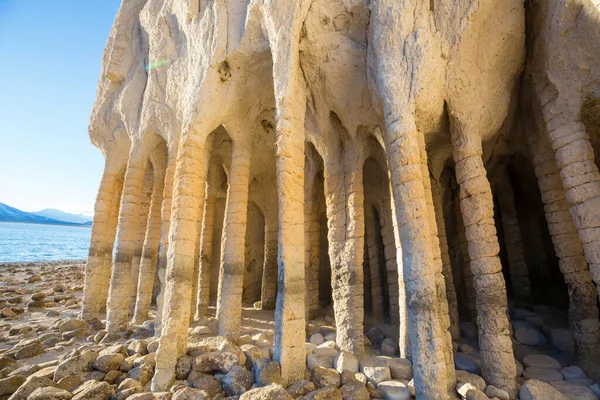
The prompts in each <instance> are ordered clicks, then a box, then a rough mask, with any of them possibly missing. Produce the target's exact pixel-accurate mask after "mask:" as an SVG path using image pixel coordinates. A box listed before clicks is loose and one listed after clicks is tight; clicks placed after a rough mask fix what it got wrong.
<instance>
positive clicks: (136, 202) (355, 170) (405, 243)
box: [82, 0, 600, 399]
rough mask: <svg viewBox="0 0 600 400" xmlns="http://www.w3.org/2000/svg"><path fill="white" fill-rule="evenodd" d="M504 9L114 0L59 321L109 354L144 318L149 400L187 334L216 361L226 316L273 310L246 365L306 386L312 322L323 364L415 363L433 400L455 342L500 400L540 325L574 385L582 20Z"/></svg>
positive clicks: (592, 274)
mask: <svg viewBox="0 0 600 400" xmlns="http://www.w3.org/2000/svg"><path fill="white" fill-rule="evenodd" d="M526 5H527V7H525V5H524V4H523V2H522V1H518V0H490V1H477V0H472V1H468V0H432V1H429V2H426V1H422V0H400V1H399V0H378V1H375V0H373V1H363V0H312V1H309V0H262V1H250V2H247V1H240V0H219V1H217V0H213V1H210V0H124V1H123V3H122V5H121V8H120V10H119V12H118V14H117V16H116V18H115V23H114V25H113V28H112V30H111V33H110V36H109V39H108V42H107V46H106V49H105V52H104V56H103V60H102V71H101V76H100V79H99V84H98V91H97V98H96V103H95V105H94V109H93V111H92V116H91V118H90V138H91V140H92V142H93V143H94V145H96V146H97V147H98V148H100V150H101V151H102V152H103V154H104V155H105V157H106V166H105V173H104V175H103V178H102V181H101V183H100V189H99V192H98V198H97V203H96V212H95V217H94V226H93V231H92V241H91V247H90V253H89V258H88V263H87V267H86V278H85V279H86V282H85V289H84V300H83V307H82V319H83V320H85V321H87V322H92V321H96V320H99V319H102V318H104V314H103V313H104V310H105V309H106V317H105V318H106V330H107V331H108V334H111V335H118V334H120V333H121V332H125V331H127V329H128V327H129V326H130V324H131V323H134V324H141V323H143V322H144V321H146V320H148V318H149V317H148V316H149V310H150V309H151V305H152V307H154V304H156V309H157V314H156V319H155V321H154V334H155V335H156V336H158V337H160V345H159V347H158V352H157V355H156V368H155V371H154V377H153V379H152V383H151V388H152V390H155V391H164V390H167V389H168V388H169V387H170V386H171V385H172V384H173V382H174V380H175V378H176V366H177V364H178V360H179V359H181V357H182V356H184V355H185V354H186V351H187V349H188V328H189V327H190V323H194V321H195V320H199V319H203V318H205V317H207V316H209V315H212V314H211V313H212V312H216V314H215V316H216V318H217V322H216V324H217V325H218V332H217V333H218V335H219V336H222V337H224V338H226V339H227V340H228V341H230V342H231V343H236V342H238V341H239V340H240V337H241V336H243V332H244V326H243V320H244V319H242V308H243V306H253V307H255V308H259V309H263V310H274V339H273V343H272V345H273V347H272V350H271V353H270V354H268V356H269V357H272V358H273V359H274V360H275V361H277V362H278V363H279V366H280V369H281V381H280V383H281V384H283V386H289V385H291V384H293V383H294V382H297V381H300V380H303V379H304V378H305V374H306V366H307V363H306V357H307V356H308V357H311V351H312V348H311V347H310V346H308V347H307V345H305V342H307V341H309V339H310V341H311V342H312V337H310V338H307V335H306V334H307V332H309V333H312V331H311V329H310V326H311V324H312V323H310V321H311V320H313V319H314V318H315V317H317V316H319V315H320V314H321V313H322V312H324V311H323V310H327V309H328V307H329V306H331V310H332V315H333V318H334V321H335V324H334V325H335V327H333V326H332V327H331V329H332V331H331V332H327V330H326V331H325V332H323V333H324V336H327V334H328V333H333V332H335V334H334V335H333V336H331V337H330V338H329V339H331V340H333V341H334V346H333V348H334V352H335V351H340V352H342V354H349V355H353V356H355V357H359V358H360V357H363V356H365V354H367V353H369V354H370V353H372V352H373V351H374V350H373V346H375V348H377V349H378V350H376V352H379V353H381V354H384V355H396V356H397V355H399V356H401V357H403V358H410V359H412V366H413V367H412V369H413V373H414V381H413V383H412V384H411V385H412V386H411V385H409V386H410V387H411V388H413V389H414V392H415V393H416V396H417V397H418V398H428V399H429V398H431V399H433V398H440V399H442V398H447V397H448V396H449V395H452V396H454V395H455V389H456V388H457V386H456V383H457V374H456V372H455V370H456V369H463V366H464V364H465V363H464V362H461V361H464V357H463V356H462V355H461V356H455V354H459V353H461V354H462V353H466V351H464V348H462V349H461V347H460V346H458V343H461V345H463V344H467V343H466V342H465V340H470V341H471V342H470V344H469V346H470V347H471V349H476V350H477V358H476V361H477V362H476V363H475V365H476V369H477V371H470V372H477V373H479V374H481V376H482V377H483V379H485V382H486V383H487V384H488V385H491V386H492V387H493V388H495V389H498V390H501V391H503V393H506V394H507V396H509V397H510V398H515V397H516V395H517V391H518V384H520V383H521V381H522V379H521V378H519V379H516V377H517V376H518V375H520V373H521V372H522V371H521V370H522V368H521V364H520V361H522V360H521V359H520V355H519V354H520V353H519V349H520V347H519V346H533V345H541V342H540V343H538V341H537V340H536V338H539V339H540V341H541V340H542V339H543V338H542V337H538V336H536V335H537V332H534V333H533V334H531V332H522V331H521V332H520V333H519V334H518V335H517V336H518V337H517V336H515V335H516V333H517V332H519V331H520V329H522V328H529V327H524V326H522V324H521V325H519V324H517V325H519V327H518V328H520V329H517V327H515V321H520V320H522V319H523V318H524V317H523V315H524V314H523V312H525V310H527V309H529V310H530V312H533V311H531V310H534V311H535V307H539V306H540V305H542V304H543V305H551V306H553V307H555V308H557V309H561V308H562V309H563V310H564V311H565V312H567V313H568V318H565V321H567V322H566V326H565V327H564V328H565V329H567V330H568V331H569V332H570V334H571V336H572V342H573V345H572V346H571V345H568V346H566V347H565V346H564V341H563V342H561V343H562V344H558V342H560V340H559V339H557V340H556V341H557V343H555V344H554V345H556V346H559V347H565V348H568V349H569V351H570V352H571V353H572V354H571V355H572V359H573V362H576V363H577V364H578V365H579V366H581V367H582V369H583V370H584V371H585V372H587V373H589V374H593V373H594V368H593V366H594V364H595V363H597V362H598V360H599V359H598V352H599V350H598V349H599V346H600V343H599V341H600V326H599V323H598V309H597V306H596V299H597V295H598V292H597V284H598V283H600V251H598V249H600V231H599V230H600V211H599V210H600V207H598V206H597V203H598V202H600V175H599V173H598V167H597V163H598V161H597V160H598V159H599V158H598V157H597V156H598V155H600V52H598V51H597V43H599V42H600V10H599V5H598V4H597V2H594V1H593V0H576V1H575V0H574V1H560V0H534V1H530V2H527V3H526ZM213 306H214V307H215V308H213ZM532 307H533V309H532ZM519 310H520V311H519ZM536 312H537V313H538V314H540V313H541V312H540V311H539V310H538V311H536ZM540 318H542V317H540ZM530 319H532V317H531V318H530ZM542 319H543V318H542ZM511 320H512V321H513V325H512V329H511ZM469 322H470V323H471V325H469ZM465 323H466V324H467V325H465ZM529 323H532V322H531V321H529ZM532 324H533V328H534V329H536V330H539V329H538V328H540V327H541V326H544V325H545V324H544V323H542V324H537V326H536V323H532ZM215 326H216V325H215ZM374 326H385V327H387V328H386V329H387V330H386V329H383V330H382V331H381V332H383V331H386V334H385V335H384V336H383V338H385V336H387V337H388V339H390V340H391V341H392V342H393V343H390V342H389V341H388V342H385V343H386V344H385V345H383V343H384V341H383V338H382V337H381V335H379V334H377V332H375V333H374V332H372V330H371V329H372V328H373V327H374ZM555 328H560V327H555ZM307 329H308V330H307ZM550 331H551V327H549V328H548V332H545V333H542V332H541V331H540V335H542V336H548V337H550V336H551V332H550ZM367 332H371V335H370V336H367V337H368V339H365V333H367ZM390 332H393V334H392V333H390ZM527 333H529V334H527ZM382 335H383V333H382ZM556 335H558V334H556ZM556 335H555V336H556ZM371 336H372V337H371ZM113 337H116V336H113ZM557 337H558V336H557ZM374 338H375V341H374ZM519 338H521V341H519ZM321 339H322V340H326V338H325V337H323V338H319V337H317V338H316V339H315V340H316V341H320V340H321ZM379 339H382V340H381V341H379ZM546 339H548V338H546ZM546 339H544V340H546ZM386 340H387V339H386ZM548 340H550V341H552V340H551V339H548ZM567 341H568V340H567ZM377 342H379V343H377ZM524 342H527V343H524ZM533 342H535V344H533ZM326 343H327V342H326ZM238 344H239V343H238ZM318 344H320V343H318ZM557 348H558V347H557ZM457 349H458V350H459V351H458V352H456V351H457ZM218 350H219V351H224V350H223V349H221V348H219V349H218ZM474 351H475V350H474ZM325 352H327V351H325ZM455 352H456V353H455ZM386 353H391V354H386ZM515 357H516V358H517V360H515ZM338 358H339V357H338ZM336 359H337V358H336ZM457 360H459V361H457ZM215 362H216V361H215ZM314 362H316V361H315V359H314V357H313V359H312V361H309V362H308V367H309V369H311V370H312V371H313V372H312V373H313V374H315V372H314V370H313V368H312V367H314V365H313V364H314ZM332 362H333V361H332ZM361 362H362V361H361ZM311 363H312V364H311ZM467 364H468V363H467ZM365 365H367V367H366V369H367V370H369V371H371V370H370V369H369V368H377V367H376V366H370V364H369V363H366V364H365ZM330 366H333V367H335V365H333V364H331V365H330ZM361 371H362V367H361ZM392 371H393V370H392ZM340 372H341V371H340ZM363 372H364V371H363ZM596 373H597V370H596ZM365 374H366V373H365ZM384 375H385V374H384ZM319 376H321V375H319ZM367 377H368V378H369V382H371V385H375V384H379V383H381V382H376V381H377V379H376V378H374V377H370V376H368V375H367ZM321 378H322V377H321ZM321 378H319V382H321V381H320V379H321ZM391 378H394V379H396V377H394V376H393V373H392V376H391ZM178 379H181V378H178ZM323 379H325V378H323ZM458 381H459V386H460V384H461V383H460V382H463V381H461V378H460V377H458ZM405 383H406V384H407V383H408V382H405ZM463 383H464V382H463ZM317 386H318V384H317ZM367 386H368V385H367ZM393 387H395V386H394V385H393V384H392V385H382V388H380V389H379V390H381V391H383V392H385V390H388V391H389V390H395V389H390V388H393ZM488 387H489V386H488ZM371 389H373V390H377V389H376V388H375V387H374V386H373V388H371ZM485 389H486V388H485V387H483V388H482V389H481V391H484V390H485ZM348 390H349V389H348ZM407 390H408V389H407ZM461 390H463V391H465V390H467V389H465V388H462V389H461ZM473 390H475V389H473ZM477 390H479V389H477ZM342 392H343V390H342ZM487 392H488V391H486V393H487ZM373 393H374V392H373ZM373 393H371V394H373ZM459 393H460V390H459ZM490 393H496V392H494V389H490ZM461 395H462V393H461ZM497 397H499V396H497Z"/></svg>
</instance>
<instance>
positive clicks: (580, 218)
mask: <svg viewBox="0 0 600 400" xmlns="http://www.w3.org/2000/svg"><path fill="white" fill-rule="evenodd" d="M550 86H551V85H549V87H550ZM549 89H550V90H545V89H542V90H539V91H538V93H539V96H540V101H541V102H542V104H543V117H544V121H545V123H546V131H547V132H548V138H549V139H550V144H551V146H552V149H553V150H554V157H555V159H556V165H557V166H558V169H559V171H560V178H561V181H562V185H563V187H564V190H565V197H566V199H567V201H568V202H569V205H570V211H571V216H572V217H573V222H574V224H575V228H576V229H577V233H578V235H579V238H580V239H581V243H582V244H583V251H584V254H585V258H586V260H587V262H588V265H589V268H590V272H591V274H592V279H593V280H594V282H595V283H596V285H597V287H598V291H599V293H600V213H599V212H598V209H600V173H599V172H598V167H597V166H596V164H595V163H594V149H593V148H592V145H591V143H590V140H589V136H588V134H587V133H586V131H585V126H584V125H583V123H582V122H581V121H580V118H579V115H578V113H579V109H577V110H573V107H572V106H570V105H569V104H562V103H567V102H568V101H571V100H570V99H569V100H568V101H567V100H562V98H561V96H560V95H559V96H558V98H555V99H553V100H550V101H547V99H545V93H546V92H552V89H551V87H550V88H549Z"/></svg>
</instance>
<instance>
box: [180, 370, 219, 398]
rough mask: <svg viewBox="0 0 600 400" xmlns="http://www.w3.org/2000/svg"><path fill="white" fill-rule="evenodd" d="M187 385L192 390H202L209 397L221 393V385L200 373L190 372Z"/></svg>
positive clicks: (209, 376)
mask: <svg viewBox="0 0 600 400" xmlns="http://www.w3.org/2000/svg"><path fill="white" fill-rule="evenodd" d="M187 383H188V384H189V385H190V386H191V387H192V388H194V389H202V390H204V391H205V392H206V393H207V394H208V395H209V396H211V397H212V396H216V395H218V394H219V393H221V385H220V384H219V382H218V381H217V380H216V379H215V378H213V377H212V376H211V375H208V374H204V373H202V372H196V371H192V372H190V374H189V375H188V378H187Z"/></svg>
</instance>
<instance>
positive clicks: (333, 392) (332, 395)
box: [303, 386, 343, 400]
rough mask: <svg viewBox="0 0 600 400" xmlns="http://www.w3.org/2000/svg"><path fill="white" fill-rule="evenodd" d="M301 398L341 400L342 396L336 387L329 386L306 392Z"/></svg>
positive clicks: (306, 399)
mask: <svg viewBox="0 0 600 400" xmlns="http://www.w3.org/2000/svg"><path fill="white" fill-rule="evenodd" d="M303 400H343V397H342V392H340V390H339V389H338V388H335V387H332V386H329V387H325V388H322V389H319V390H315V391H314V392H310V393H308V394H307V395H306V396H304V397H303Z"/></svg>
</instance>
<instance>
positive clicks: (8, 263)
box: [0, 258, 87, 282]
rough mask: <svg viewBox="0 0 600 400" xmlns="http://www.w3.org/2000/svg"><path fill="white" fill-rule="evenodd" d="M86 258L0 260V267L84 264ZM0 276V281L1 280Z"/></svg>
mask: <svg viewBox="0 0 600 400" xmlns="http://www.w3.org/2000/svg"><path fill="white" fill-rule="evenodd" d="M86 262H87V259H84V258H82V259H73V260H37V261H0V267H19V266H24V267H35V266H42V265H45V266H48V265H51V264H57V265H71V264H85V263H86ZM1 278H2V277H0V282H1Z"/></svg>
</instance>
